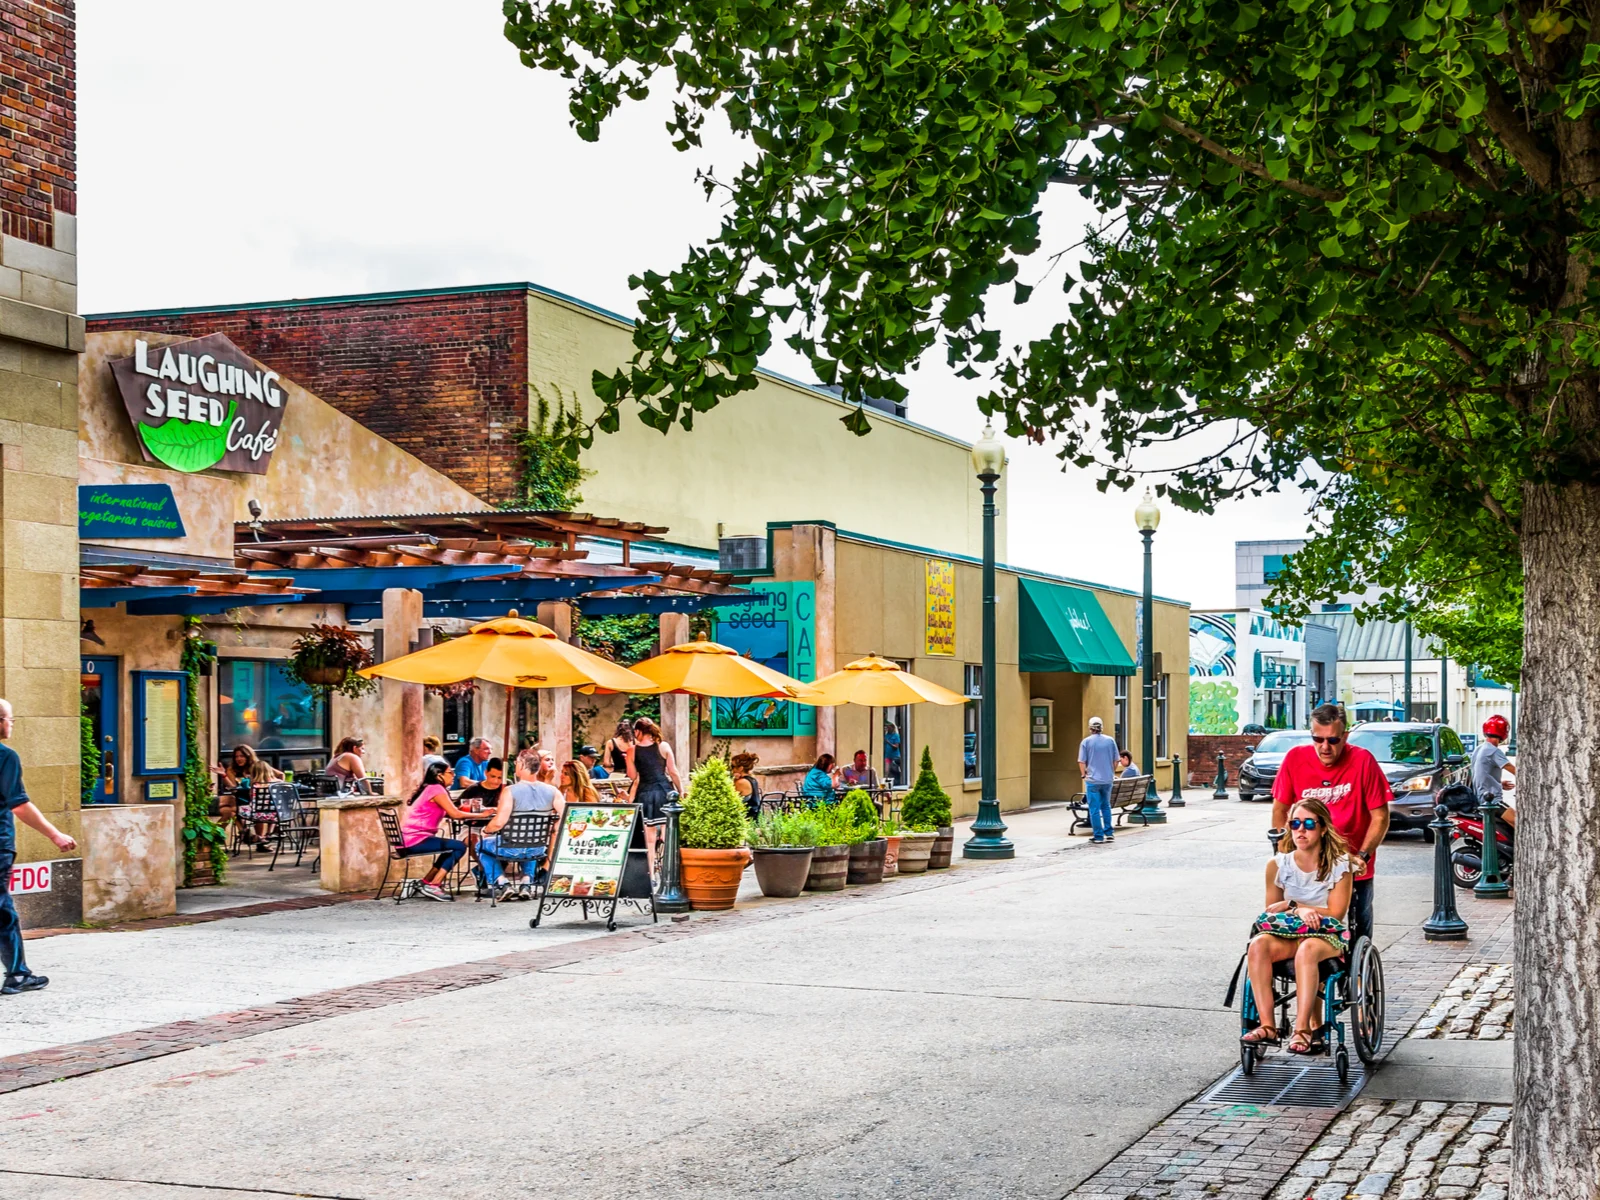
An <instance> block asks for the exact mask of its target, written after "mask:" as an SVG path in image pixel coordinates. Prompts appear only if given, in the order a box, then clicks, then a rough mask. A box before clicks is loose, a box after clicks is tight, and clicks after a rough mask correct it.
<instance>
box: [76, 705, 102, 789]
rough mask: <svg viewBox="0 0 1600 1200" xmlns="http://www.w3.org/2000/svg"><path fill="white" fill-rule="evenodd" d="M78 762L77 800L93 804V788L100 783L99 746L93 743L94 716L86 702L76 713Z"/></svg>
mask: <svg viewBox="0 0 1600 1200" xmlns="http://www.w3.org/2000/svg"><path fill="white" fill-rule="evenodd" d="M78 762H79V763H80V764H81V765H80V766H79V768H78V791H79V800H80V802H81V803H83V804H93V803H94V793H95V788H97V787H98V786H99V785H100V747H99V746H98V745H97V744H96V743H95V739H94V718H93V717H91V716H90V715H89V706H88V705H87V704H84V706H83V710H82V712H81V713H79V715H78Z"/></svg>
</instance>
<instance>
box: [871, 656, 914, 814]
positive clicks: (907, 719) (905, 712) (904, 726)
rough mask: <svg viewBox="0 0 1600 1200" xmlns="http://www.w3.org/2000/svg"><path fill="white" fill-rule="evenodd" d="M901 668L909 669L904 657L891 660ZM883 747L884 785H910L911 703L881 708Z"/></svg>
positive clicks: (893, 786)
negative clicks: (908, 757)
mask: <svg viewBox="0 0 1600 1200" xmlns="http://www.w3.org/2000/svg"><path fill="white" fill-rule="evenodd" d="M893 661H894V663H895V665H896V666H898V667H900V668H901V669H902V670H905V671H909V670H911V664H910V662H908V661H906V660H905V659H895V660H893ZM878 744H879V745H880V746H882V747H883V782H884V784H885V786H887V787H892V788H903V787H910V786H911V771H910V766H909V764H908V762H907V756H908V755H909V754H910V749H909V747H910V745H911V705H909V704H900V705H896V706H895V707H894V708H886V709H884V710H883V729H882V731H881V740H880V741H879V743H878Z"/></svg>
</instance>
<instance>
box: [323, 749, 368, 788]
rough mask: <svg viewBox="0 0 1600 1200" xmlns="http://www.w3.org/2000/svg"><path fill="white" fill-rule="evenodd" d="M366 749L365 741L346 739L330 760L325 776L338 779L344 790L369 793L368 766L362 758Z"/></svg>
mask: <svg viewBox="0 0 1600 1200" xmlns="http://www.w3.org/2000/svg"><path fill="white" fill-rule="evenodd" d="M365 748H366V742H365V741H364V740H363V739H361V738H358V737H347V738H345V739H344V740H343V741H341V742H340V743H339V745H338V748H337V749H336V750H334V752H333V757H332V758H331V759H329V760H328V769H327V770H326V771H324V772H323V774H325V775H327V776H328V777H329V778H331V779H337V780H338V781H339V783H340V785H341V788H343V790H348V791H362V792H365V791H367V790H368V788H367V764H366V763H365V762H363V761H362V758H361V752H362V751H363V750H364V749H365ZM346 784H348V785H349V787H348V788H344V785H346Z"/></svg>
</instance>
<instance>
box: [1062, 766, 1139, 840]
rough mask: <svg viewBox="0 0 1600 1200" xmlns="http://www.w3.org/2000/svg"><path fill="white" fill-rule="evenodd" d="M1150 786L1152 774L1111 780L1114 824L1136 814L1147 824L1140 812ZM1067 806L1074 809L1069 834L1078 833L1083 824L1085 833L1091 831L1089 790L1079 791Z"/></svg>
mask: <svg viewBox="0 0 1600 1200" xmlns="http://www.w3.org/2000/svg"><path fill="white" fill-rule="evenodd" d="M1149 788H1150V776H1148V775H1135V776H1134V777H1133V778H1131V779H1113V780H1112V781H1111V816H1112V820H1113V822H1114V824H1117V825H1121V824H1122V818H1123V817H1125V816H1129V815H1132V816H1135V817H1138V818H1139V819H1140V821H1142V822H1144V823H1145V824H1149V822H1147V821H1145V820H1144V817H1143V815H1142V814H1141V813H1140V812H1139V810H1140V809H1141V808H1143V807H1144V798H1145V795H1146V793H1147V792H1148V791H1149ZM1067 807H1068V808H1069V809H1071V810H1072V824H1071V826H1069V827H1068V829H1067V836H1068V837H1074V836H1076V835H1077V832H1078V829H1079V827H1080V826H1081V827H1082V828H1083V830H1084V832H1085V833H1088V832H1090V830H1091V826H1090V824H1089V795H1088V793H1087V792H1078V793H1077V794H1076V795H1074V796H1073V797H1072V799H1071V800H1068V801H1067Z"/></svg>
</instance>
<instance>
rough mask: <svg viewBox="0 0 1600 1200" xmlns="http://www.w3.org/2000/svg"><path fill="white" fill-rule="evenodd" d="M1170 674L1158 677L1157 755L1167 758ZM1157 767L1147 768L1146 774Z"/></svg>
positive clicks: (1152, 764) (1153, 765) (1150, 765)
mask: <svg viewBox="0 0 1600 1200" xmlns="http://www.w3.org/2000/svg"><path fill="white" fill-rule="evenodd" d="M1171 678H1172V676H1170V675H1158V676H1157V677H1156V757H1157V758H1167V757H1169V756H1168V754H1167V680H1169V679H1171ZM1154 769H1155V763H1151V764H1149V766H1147V767H1146V768H1145V774H1147V775H1148V774H1149V773H1150V772H1151V771H1153V770H1154Z"/></svg>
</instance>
